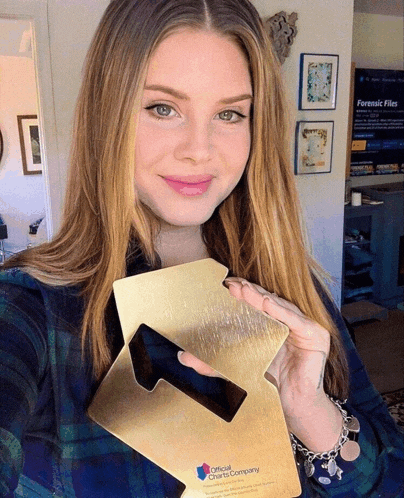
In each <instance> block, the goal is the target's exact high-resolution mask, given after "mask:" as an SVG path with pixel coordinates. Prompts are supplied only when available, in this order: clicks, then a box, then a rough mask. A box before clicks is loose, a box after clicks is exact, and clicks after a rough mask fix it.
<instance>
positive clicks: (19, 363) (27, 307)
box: [0, 260, 404, 498]
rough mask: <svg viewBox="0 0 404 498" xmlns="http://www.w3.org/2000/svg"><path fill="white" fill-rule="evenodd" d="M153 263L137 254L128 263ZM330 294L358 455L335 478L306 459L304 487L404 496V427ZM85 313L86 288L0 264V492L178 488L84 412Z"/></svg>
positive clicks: (346, 494) (151, 493)
mask: <svg viewBox="0 0 404 498" xmlns="http://www.w3.org/2000/svg"><path fill="white" fill-rule="evenodd" d="M147 270H149V268H148V267H147V266H146V265H145V264H144V262H142V261H139V260H138V261H137V262H135V264H134V265H132V266H131V267H130V268H129V270H128V273H129V274H135V273H140V272H143V271H147ZM327 304H328V307H329V309H330V310H331V312H332V313H333V316H334V318H335V320H336V323H337V325H338V328H339V330H340V332H341V335H342V338H343V341H344V344H345V346H346V350H347V353H348V359H349V367H350V373H351V391H350V397H349V400H348V403H347V407H348V410H349V411H350V413H352V414H354V415H355V416H356V417H357V418H358V419H359V421H360V424H361V431H360V434H359V441H358V442H359V444H360V447H361V455H360V456H359V458H358V459H357V460H355V461H354V462H352V463H349V464H346V465H345V466H344V464H343V463H341V465H340V467H341V468H342V469H343V471H344V473H343V478H342V479H341V480H338V479H334V480H333V481H332V482H331V484H329V485H328V486H324V485H321V484H320V483H319V482H318V481H316V479H313V478H309V479H308V478H307V477H306V476H305V474H304V471H302V469H301V468H300V469H299V473H300V476H301V483H302V489H303V492H302V495H301V497H302V498H308V497H334V498H359V497H361V498H363V497H383V498H384V497H404V484H403V482H404V436H403V433H402V432H401V431H400V429H399V428H398V427H397V425H396V424H395V422H394V421H393V419H392V418H391V416H390V415H389V413H388V410H387V408H386V406H385V404H384V403H383V400H382V399H381V397H380V395H379V394H378V393H377V392H376V390H375V389H374V387H373V386H372V385H371V383H370V381H369V379H368V377H367V374H366V372H365V369H364V367H363V364H362V362H361V361H360V359H359V357H358V355H357V352H356V349H355V347H354V345H353V344H352V341H351V339H350V337H349V334H348V332H347V331H346V329H345V326H344V323H343V321H342V319H341V317H340V315H339V314H338V312H337V310H336V309H335V308H334V307H333V305H332V304H331V303H327ZM82 314H83V301H82V298H81V297H80V292H79V289H77V288H75V287H50V286H46V285H44V284H41V283H39V282H37V281H36V280H34V279H33V278H31V277H30V276H28V275H27V274H25V273H24V272H22V271H20V270H17V269H11V270H6V271H2V272H0V496H1V497H7V498H8V497H13V496H14V497H15V496H17V497H29V498H32V497H40V498H47V497H60V498H90V497H97V498H113V497H119V498H129V497H137V498H175V497H179V496H181V493H182V491H183V486H182V485H181V484H180V483H178V481H176V480H175V479H174V478H173V477H171V476H170V475H169V474H167V473H166V472H164V471H163V470H161V469H160V468H158V467H157V466H156V465H155V464H153V463H152V462H150V461H149V460H147V459H146V458H144V457H143V456H141V455H139V454H138V453H136V452H135V451H133V450H132V449H131V448H129V447H128V446H126V445H125V444H124V443H122V442H121V441H120V440H118V439H117V438H115V437H114V436H112V435H111V434H110V433H108V432H107V431H105V430H104V429H102V428H101V427H99V426H98V425H96V424H95V423H93V422H92V421H91V420H89V418H88V417H87V415H86V408H87V406H88V404H89V402H90V400H91V398H92V396H93V394H94V392H95V389H96V387H97V383H96V382H95V380H94V379H93V377H92V373H91V366H90V364H89V362H88V361H85V360H84V359H83V354H82V351H81V340H80V335H79V331H80V322H81V318H82ZM111 329H112V330H114V327H111ZM207 382H210V380H209V379H207ZM205 387H206V386H205ZM209 389H212V387H211V386H210V387H209V386H208V385H207V387H206V390H207V391H209ZM213 390H214V388H213ZM300 467H301V466H300Z"/></svg>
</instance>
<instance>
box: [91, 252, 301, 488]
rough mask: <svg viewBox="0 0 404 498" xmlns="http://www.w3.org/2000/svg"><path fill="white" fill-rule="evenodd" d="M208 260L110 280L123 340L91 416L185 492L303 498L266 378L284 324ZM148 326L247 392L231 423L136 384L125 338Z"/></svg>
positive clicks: (181, 397)
mask: <svg viewBox="0 0 404 498" xmlns="http://www.w3.org/2000/svg"><path fill="white" fill-rule="evenodd" d="M226 273H227V270H226V268H224V267H223V266H222V265H219V264H218V263H216V262H215V261H213V260H202V261H197V262H195V263H190V264H186V265H181V266H176V267H171V268H167V269H164V270H158V271H155V272H150V273H146V274H142V275H137V276H134V277H129V278H126V279H123V280H120V281H118V282H116V283H115V284H114V293H115V299H116V303H117V307H118V312H119V316H120V321H121V326H122V330H123V333H124V338H125V346H124V348H123V350H122V351H121V353H120V354H119V356H118V358H117V359H116V361H115V363H114V364H113V365H112V367H111V369H110V371H109V372H108V374H107V376H106V377H105V379H104V381H103V383H102V384H101V386H100V388H99V390H98V392H97V394H96V396H95V398H94V400H93V402H92V404H91V406H90V408H89V415H90V417H91V418H93V420H95V421H96V422H98V423H99V424H100V425H101V426H103V427H104V428H105V429H107V430H108V431H110V432H111V433H113V434H114V435H115V436H117V437H118V438H120V439H122V440H123V441H124V442H125V443H127V444H128V445H130V446H131V447H132V448H134V449H135V450H137V451H139V452H140V453H142V454H143V455H144V456H146V457H147V458H149V459H150V460H152V461H153V462H155V463H156V464H157V465H159V466H160V467H162V468H163V469H165V470H166V471H168V472H169V473H170V474H172V475H173V476H175V477H176V478H177V479H179V480H180V481H181V482H183V483H184V484H185V485H186V490H185V492H184V495H183V497H185V496H187V497H192V498H196V497H208V496H209V497H212V498H219V497H222V496H229V497H237V496H243V497H245V496H250V495H251V496H254V497H262V498H264V497H265V498H268V497H272V496H274V497H275V496H282V497H293V496H298V495H299V494H300V483H299V479H298V476H297V472H296V465H295V462H294V457H293V453H292V450H291V446H290V440H289V434H288V430H287V427H286V423H285V420H284V417H283V413H282V408H281V404H280V400H279V395H278V392H277V390H276V388H275V387H274V386H273V385H272V384H270V383H269V382H268V381H267V380H266V379H265V378H264V374H265V372H266V370H267V368H268V366H269V364H270V362H271V360H272V359H273V358H274V357H275V355H276V353H277V352H278V351H279V348H280V347H281V346H282V343H283V342H284V341H285V339H286V337H287V335H288V330H287V327H285V326H284V325H282V324H280V323H278V322H276V321H274V320H273V319H271V318H269V317H268V316H266V315H265V314H264V313H262V312H261V311H258V310H256V309H254V308H253V307H252V306H249V305H248V304H245V303H243V302H240V301H237V300H236V299H234V298H233V297H232V296H230V295H229V291H228V290H227V289H226V288H225V287H224V286H223V280H224V278H225V276H226ZM142 324H144V325H146V326H147V327H148V329H151V330H152V331H156V332H157V333H158V334H160V335H161V336H163V338H164V339H166V340H168V341H169V342H171V343H174V344H175V345H176V347H178V348H179V349H180V348H181V349H183V350H185V351H189V352H190V353H191V354H193V355H194V356H196V357H197V358H199V359H200V360H201V361H203V362H204V363H206V364H207V365H209V366H210V367H211V368H212V369H214V370H216V371H217V372H219V374H221V375H222V376H223V377H224V378H225V379H228V380H229V381H230V382H231V383H233V384H234V385H235V386H237V387H238V388H239V389H240V390H242V391H244V392H245V393H246V395H245V396H244V397H243V396H242V397H241V398H239V403H238V405H239V406H237V407H236V409H235V410H234V414H233V415H232V417H231V420H230V421H226V420H225V419H224V418H223V417H221V416H220V415H218V414H217V413H212V411H211V410H209V409H207V408H206V406H202V405H201V404H200V403H198V402H196V401H195V400H194V399H192V396H191V394H189V395H188V394H185V393H184V392H182V391H181V390H180V389H179V388H178V387H176V386H175V385H173V383H170V382H169V381H167V380H166V379H160V380H158V381H157V383H156V384H155V385H154V387H152V390H151V391H150V390H148V389H146V388H144V387H142V385H141V384H139V382H138V379H137V377H138V376H137V375H136V374H135V372H136V370H137V366H136V365H134V364H133V359H132V357H133V355H131V344H132V349H133V341H134V340H135V339H136V338H137V337H138V336H137V331H138V329H139V327H140V326H141V325H142Z"/></svg>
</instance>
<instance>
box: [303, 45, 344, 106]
mask: <svg viewBox="0 0 404 498" xmlns="http://www.w3.org/2000/svg"><path fill="white" fill-rule="evenodd" d="M338 64H339V56H338V55H333V54H300V91H299V109H300V110H320V111H322V110H334V109H336V105H337V86H338Z"/></svg>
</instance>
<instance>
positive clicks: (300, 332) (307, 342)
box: [263, 296, 330, 354]
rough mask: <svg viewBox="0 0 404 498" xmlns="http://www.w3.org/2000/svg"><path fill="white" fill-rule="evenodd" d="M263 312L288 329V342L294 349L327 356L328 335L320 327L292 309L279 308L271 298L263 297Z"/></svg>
mask: <svg viewBox="0 0 404 498" xmlns="http://www.w3.org/2000/svg"><path fill="white" fill-rule="evenodd" d="M263 311H264V312H265V313H268V315H270V316H271V317H273V318H275V320H278V321H280V322H282V323H284V324H285V325H286V326H287V327H288V328H289V330H290V334H289V337H288V341H289V342H290V343H291V344H293V345H294V346H295V347H297V348H301V349H305V350H311V351H323V352H325V353H326V354H328V351H329V346H330V334H329V332H328V331H327V330H326V329H325V328H323V327H322V326H321V325H319V324H317V323H316V322H314V321H313V320H310V319H309V318H307V317H305V316H304V315H302V314H297V313H296V312H295V311H294V310H293V309H290V308H286V307H284V306H281V305H280V304H279V303H277V302H276V299H274V298H272V297H271V296H265V298H264V304H263Z"/></svg>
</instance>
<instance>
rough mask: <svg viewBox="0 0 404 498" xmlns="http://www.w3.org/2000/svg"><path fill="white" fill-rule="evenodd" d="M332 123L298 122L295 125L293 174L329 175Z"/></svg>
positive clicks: (332, 133)
mask: <svg viewBox="0 0 404 498" xmlns="http://www.w3.org/2000/svg"><path fill="white" fill-rule="evenodd" d="M333 135H334V121H299V122H298V123H297V125H296V151H295V174H296V175H310V174H315V173H330V172H331V161H332V146H333Z"/></svg>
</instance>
